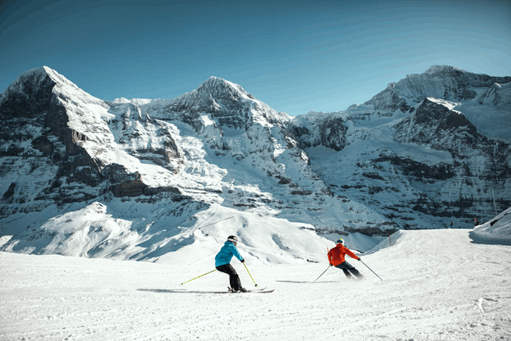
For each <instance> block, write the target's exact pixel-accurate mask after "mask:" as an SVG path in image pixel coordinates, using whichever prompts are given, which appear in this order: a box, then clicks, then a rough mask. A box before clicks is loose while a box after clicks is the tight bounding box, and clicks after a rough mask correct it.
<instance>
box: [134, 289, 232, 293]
mask: <svg viewBox="0 0 511 341" xmlns="http://www.w3.org/2000/svg"><path fill="white" fill-rule="evenodd" d="M137 291H145V292H157V293H160V294H161V293H163V294H224V293H228V291H227V290H226V291H225V292H223V291H198V290H186V289H137Z"/></svg>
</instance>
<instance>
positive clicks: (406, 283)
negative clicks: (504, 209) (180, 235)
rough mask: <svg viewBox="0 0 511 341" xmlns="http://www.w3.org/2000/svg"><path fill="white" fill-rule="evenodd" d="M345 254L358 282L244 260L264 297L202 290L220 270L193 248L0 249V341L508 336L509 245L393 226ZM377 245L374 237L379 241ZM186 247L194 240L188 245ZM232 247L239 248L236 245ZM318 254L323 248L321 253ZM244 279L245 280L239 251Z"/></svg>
mask: <svg viewBox="0 0 511 341" xmlns="http://www.w3.org/2000/svg"><path fill="white" fill-rule="evenodd" d="M399 234H400V237H399V238H398V239H396V240H394V241H393V244H392V246H390V247H389V246H388V244H387V246H386V247H383V244H380V246H379V249H380V250H379V251H377V252H375V253H372V254H368V255H365V256H364V255H363V256H362V260H363V261H364V263H366V264H367V265H368V266H370V267H371V268H372V269H373V270H374V271H376V273H377V274H378V275H379V276H381V277H382V278H383V279H384V281H380V280H379V279H378V278H377V277H376V276H374V275H373V274H372V273H371V272H370V271H369V270H368V269H367V268H366V267H365V266H364V265H363V264H361V263H360V262H357V261H352V264H354V265H355V266H356V267H357V268H358V269H359V270H360V271H361V272H362V273H363V275H364V276H365V280H364V281H361V282H359V281H353V280H347V279H346V278H345V277H344V275H343V274H342V271H340V270H338V269H335V268H330V269H329V270H328V271H327V272H326V273H325V274H324V275H323V276H322V277H321V278H320V279H319V280H318V281H317V282H316V283H312V282H313V281H314V280H315V279H316V278H317V277H318V276H319V275H320V274H321V273H322V272H323V271H324V270H325V269H326V268H327V263H326V259H324V260H323V261H322V262H321V263H309V262H306V261H302V263H300V264H294V265H284V264H278V265H263V264H257V263H254V262H252V261H251V260H250V261H247V263H246V264H247V267H248V268H249V269H250V272H251V274H252V276H253V278H254V280H255V281H256V283H257V284H258V286H259V287H269V288H274V289H275V292H274V293H272V294H228V295H227V294H226V295H222V294H212V293H209V292H211V291H225V290H226V286H227V283H228V277H227V276H226V275H225V274H221V273H218V272H213V273H211V274H208V275H206V276H204V277H201V278H199V279H197V280H195V281H192V282H189V283H187V284H185V285H182V286H181V285H179V284H180V283H182V282H184V281H186V280H189V279H192V278H194V277H197V276H199V275H201V274H204V273H206V272H209V271H211V270H212V269H213V263H214V254H215V252H216V251H217V250H215V251H214V252H213V250H211V254H209V255H208V258H207V262H198V263H194V261H199V260H201V259H203V257H204V254H203V253H202V252H201V251H200V248H195V250H196V251H199V253H198V254H197V255H196V256H194V254H193V252H192V251H191V252H190V253H188V254H186V255H185V254H181V256H182V259H181V262H175V263H173V264H159V263H156V264H153V263H147V262H120V261H112V260H105V259H81V258H71V257H61V256H55V255H50V256H34V255H21V254H13V253H4V252H2V253H0V271H1V273H2V277H1V278H0V283H1V286H0V298H1V299H0V318H1V321H2V322H1V325H2V327H1V333H2V334H1V335H2V337H3V338H5V339H7V340H22V339H25V340H26V339H38V340H64V339H70V340H71V339H72V340H127V341H128V340H176V341H178V340H190V339H198V340H293V341H294V340H331V339H336V338H342V339H350V340H382V339H385V340H395V341H397V340H410V339H413V340H468V341H482V340H488V341H490V340H509V339H511V318H510V316H509V311H510V310H511V297H510V295H509V286H510V281H511V249H510V247H509V246H504V245H487V244H475V243H472V242H471V239H470V238H469V231H467V230H458V229H455V230H430V231H401V232H399ZM382 243H383V242H382ZM190 247H192V248H193V247H194V246H190ZM240 249H241V251H242V252H246V250H244V248H243V247H240ZM324 255H325V256H326V249H325V250H324ZM233 266H234V267H235V268H236V269H237V271H238V273H239V274H240V276H241V281H242V284H243V285H244V286H245V287H247V288H250V289H251V288H254V284H253V282H252V280H251V279H250V277H249V275H248V274H247V271H246V270H245V268H244V267H243V265H242V264H241V263H239V262H238V261H237V260H235V261H233Z"/></svg>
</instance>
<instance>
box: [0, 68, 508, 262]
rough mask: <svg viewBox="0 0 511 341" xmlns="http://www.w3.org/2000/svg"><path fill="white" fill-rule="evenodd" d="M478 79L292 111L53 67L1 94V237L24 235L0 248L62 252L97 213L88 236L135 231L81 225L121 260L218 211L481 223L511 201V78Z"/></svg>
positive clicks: (312, 225) (222, 83)
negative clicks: (100, 93)
mask: <svg viewBox="0 0 511 341" xmlns="http://www.w3.org/2000/svg"><path fill="white" fill-rule="evenodd" d="M453 75H454V76H453ZM473 75H475V74H471V73H469V72H466V71H463V70H461V69H457V68H453V67H447V66H442V67H438V66H433V67H431V68H430V69H428V70H427V71H426V73H423V74H420V75H418V76H409V77H407V78H405V80H401V81H398V82H397V83H391V84H395V85H393V86H389V87H387V88H386V89H384V90H383V91H382V92H380V93H379V94H377V95H375V96H373V98H372V99H370V100H369V101H367V102H365V103H364V104H361V105H354V106H350V107H349V108H348V109H346V110H344V111H339V112H335V113H314V112H311V113H310V114H307V115H301V116H296V117H290V116H289V115H287V114H286V113H283V112H278V111H276V110H274V109H272V108H270V107H269V106H268V105H266V104H265V103H263V102H261V101H258V100H257V99H256V98H255V96H253V95H251V94H249V93H248V92H246V91H245V90H244V89H243V88H242V87H241V86H240V85H236V84H234V83H231V82H229V81H227V80H224V79H221V78H218V77H210V78H209V79H208V80H206V81H205V82H204V83H202V84H201V85H200V86H199V87H198V88H197V89H195V90H192V91H190V92H188V93H186V94H183V95H181V96H179V97H177V98H175V99H172V100H143V99H132V100H126V99H122V98H121V99H116V100H114V101H104V100H101V99H98V98H96V97H94V96H91V95H89V94H87V93H85V92H84V91H83V90H81V89H79V88H78V87H77V86H76V85H75V84H74V83H72V82H70V81H69V80H67V79H66V78H65V77H64V76H61V75H59V74H58V73H57V72H56V71H54V70H51V69H49V68H47V67H42V68H38V69H34V70H29V71H27V72H26V73H24V74H22V75H21V76H20V77H18V79H17V80H15V81H14V82H13V84H11V86H10V87H9V88H8V90H6V91H5V92H4V93H3V94H2V95H1V96H2V97H1V98H2V99H1V100H0V115H1V118H2V120H3V121H4V122H5V126H6V128H7V129H5V130H4V131H3V132H2V134H0V142H1V150H0V156H1V161H2V163H1V164H0V177H2V185H1V186H0V195H1V203H2V207H1V208H0V221H1V222H2V226H3V227H2V228H1V230H0V234H2V235H12V236H13V237H12V239H11V241H10V243H9V244H8V245H6V246H4V249H9V250H12V251H17V252H30V250H36V249H37V250H39V251H37V252H42V251H41V250H49V248H42V247H38V248H35V249H34V248H33V247H31V246H30V245H33V244H37V243H39V244H41V243H42V244H41V245H45V243H56V242H57V241H56V240H55V238H56V237H55V236H54V237H52V234H51V233H49V232H47V231H46V230H48V231H52V229H51V226H50V225H51V224H52V223H51V219H49V218H51V217H57V216H60V215H62V214H64V213H65V212H89V209H86V208H87V207H95V206H91V205H96V204H95V203H98V204H100V205H103V206H104V207H105V208H104V209H103V208H102V212H103V213H102V214H103V215H102V216H101V219H102V220H101V221H97V222H91V223H90V224H89V226H93V225H101V226H103V228H104V229H106V230H107V231H109V229H112V226H120V225H119V222H118V221H121V220H122V221H125V222H123V223H122V224H121V225H122V227H118V228H120V229H121V230H122V231H125V232H124V235H123V234H118V233H117V232H116V233H114V232H113V231H114V230H115V229H118V228H115V229H114V230H111V231H112V232H111V233H110V234H108V233H107V234H101V236H102V237H101V238H99V239H98V237H97V236H96V233H97V232H94V231H95V230H94V229H89V228H87V226H86V225H83V226H82V225H80V228H79V230H80V231H82V232H80V233H83V234H84V236H87V238H88V239H89V240H96V243H97V245H96V244H94V245H93V244H90V243H89V242H87V243H89V244H90V245H89V244H86V245H88V246H86V245H82V247H84V248H90V249H91V250H92V249H95V248H96V247H97V246H98V245H100V244H101V243H106V242H108V243H110V244H112V245H117V246H116V248H117V249H116V248H114V249H115V250H117V251H115V250H113V251H112V252H113V253H116V252H120V251H119V250H120V249H119V248H122V247H121V245H124V244H125V243H127V241H126V240H127V239H126V238H127V236H131V237H129V238H132V241H131V242H128V244H129V245H131V246H130V247H129V248H128V249H130V250H135V249H136V250H140V247H139V246H137V245H141V244H142V245H145V247H147V248H149V249H150V248H151V245H150V243H149V242H148V241H150V240H160V241H161V240H170V241H171V242H167V243H165V246H163V244H161V243H160V244H158V245H162V247H163V250H162V252H164V250H168V252H172V250H176V249H179V248H181V247H184V246H186V245H190V244H193V243H194V242H195V241H196V240H197V239H196V237H193V236H189V235H187V233H188V232H186V231H188V230H187V229H183V226H189V227H192V226H193V225H194V223H193V222H194V221H195V220H196V219H197V217H198V216H199V215H200V214H201V213H203V212H209V211H211V210H218V207H221V208H222V209H225V210H229V212H235V211H238V212H239V214H242V212H247V213H254V214H260V215H261V217H264V216H270V217H275V218H278V219H282V221H283V222H286V221H287V222H289V223H293V224H295V223H298V224H304V226H308V229H315V230H316V231H317V233H320V234H321V233H323V234H324V233H337V234H347V233H355V232H362V233H365V234H368V235H388V234H390V233H392V232H394V231H397V230H399V229H413V228H417V227H428V226H429V227H432V226H436V227H441V226H446V225H448V223H449V221H450V220H455V221H456V223H457V224H464V225H466V224H467V223H468V224H469V223H470V219H472V217H474V216H477V217H479V219H484V217H486V216H488V217H489V216H490V213H491V212H492V209H493V206H494V204H493V202H492V199H491V198H492V194H493V192H494V193H495V196H496V198H497V203H498V206H499V208H500V209H501V210H503V209H505V208H507V207H508V206H511V202H510V200H509V197H510V195H509V194H510V193H511V181H510V180H509V174H511V170H510V166H509V165H510V164H511V147H510V142H511V141H510V139H511V136H507V139H506V133H509V129H507V130H506V128H505V127H506V126H505V122H507V121H508V120H509V117H508V116H509V115H507V116H506V115H505V113H506V112H507V113H509V109H510V108H509V107H510V104H509V103H511V102H509V100H510V97H511V96H510V92H509V91H508V89H509V84H510V83H509V82H508V83H503V84H500V83H496V82H493V81H496V80H498V81H501V82H502V81H507V80H509V81H510V82H511V77H493V78H492V77H490V76H486V75H475V76H473ZM440 76H442V77H443V78H442V77H440ZM453 77H455V78H453ZM407 79H409V80H408V81H406V80H407ZM412 80H413V82H412ZM419 80H423V82H422V85H421V84H420V83H421V82H419ZM467 80H468V81H467ZM471 82H472V83H471ZM477 82H479V83H477ZM492 82H493V83H492ZM490 83H491V84H490ZM407 84H409V85H410V87H409V88H406V85H407ZM470 84H472V85H470ZM474 84H476V85H477V84H479V85H482V86H480V87H476V86H475V85H474ZM487 84H490V85H487ZM496 84H497V85H496ZM421 86H422V87H421ZM405 88H406V89H405ZM467 94H469V95H467ZM423 96H425V97H424V98H423ZM435 96H437V97H435ZM481 112H484V113H485V114H484V115H481ZM484 117H492V121H490V122H488V120H485V119H484ZM492 134H493V135H492ZM508 135H509V134H508ZM494 189H495V190H494ZM103 206H102V207H103ZM506 206H507V207H506ZM215 207H216V208H215ZM138 208H143V211H139V210H138ZM70 210H71V211H70ZM104 210H106V211H108V212H110V211H112V213H111V216H112V217H117V218H108V217H106V218H105V215H104ZM232 210H234V211H232ZM135 212H138V213H135ZM215 212H216V211H215ZM77 214H78V213H77ZM83 214H85V213H83ZM78 215H79V214H78ZM120 217H122V218H120ZM164 217H165V218H164ZM468 217H470V218H468ZM73 219H74V218H73ZM97 219H99V218H97ZM112 219H113V220H112ZM119 219H121V220H119ZM169 219H170V221H168V220H169ZM106 222H108V223H106ZM59 224H61V225H59V226H65V225H66V224H71V225H72V224H73V223H72V222H69V223H66V220H64V221H63V222H62V220H59ZM62 224H63V225H62ZM105 224H106V225H105ZM183 224H184V225H183ZM42 226H45V229H44V230H45V231H46V232H44V233H42V234H41V230H40V229H41V227H42ZM49 226H50V228H48V227H49ZM147 226H151V228H147ZM64 229H65V230H69V231H75V232H74V233H77V232H76V231H78V230H77V227H72V228H71V227H70V228H68V229H67V228H65V227H64ZM157 236H160V237H157ZM69 238H71V236H70V235H65V236H59V237H58V243H61V244H63V245H68V244H69V243H70V241H69ZM129 238H128V239H129ZM162 238H163V239H162ZM269 238H270V240H269V243H275V240H280V239H281V238H276V239H275V238H274V239H271V236H269ZM158 243H159V242H158ZM15 245H18V249H16V247H15ZM52 245H53V244H52ZM101 245H103V244H101ZM52 249H53V250H56V249H62V250H68V249H69V248H67V247H62V248H59V247H56V248H52ZM34 252H36V251H34ZM130 252H135V251H130ZM130 252H125V253H124V257H127V258H130V257H136V258H137V259H139V258H140V257H142V258H144V257H149V256H147V255H149V254H154V253H151V252H148V251H147V250H146V251H137V252H138V253H137V254H139V256H135V254H133V253H130ZM121 254H122V252H121ZM143 255H145V256H143Z"/></svg>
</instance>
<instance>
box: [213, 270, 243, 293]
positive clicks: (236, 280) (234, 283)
mask: <svg viewBox="0 0 511 341" xmlns="http://www.w3.org/2000/svg"><path fill="white" fill-rule="evenodd" d="M217 270H218V271H221V272H224V273H226V274H228V275H229V284H230V285H231V289H232V290H234V291H239V290H241V281H240V277H239V276H238V273H237V272H236V270H235V269H234V268H233V267H232V265H231V264H224V265H220V266H219V267H217Z"/></svg>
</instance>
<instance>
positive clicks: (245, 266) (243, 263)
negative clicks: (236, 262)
mask: <svg viewBox="0 0 511 341" xmlns="http://www.w3.org/2000/svg"><path fill="white" fill-rule="evenodd" d="M243 265H245V269H247V272H248V274H249V276H250V278H252V275H251V274H250V271H248V268H247V265H246V264H245V262H243ZM252 282H254V284H255V286H257V284H256V282H255V281H254V279H253V278H252Z"/></svg>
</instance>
